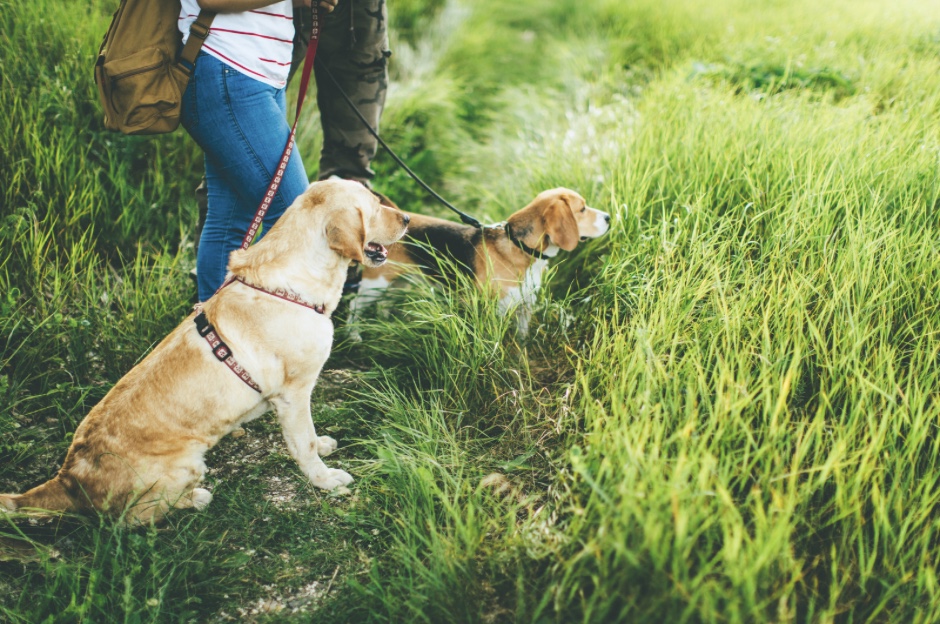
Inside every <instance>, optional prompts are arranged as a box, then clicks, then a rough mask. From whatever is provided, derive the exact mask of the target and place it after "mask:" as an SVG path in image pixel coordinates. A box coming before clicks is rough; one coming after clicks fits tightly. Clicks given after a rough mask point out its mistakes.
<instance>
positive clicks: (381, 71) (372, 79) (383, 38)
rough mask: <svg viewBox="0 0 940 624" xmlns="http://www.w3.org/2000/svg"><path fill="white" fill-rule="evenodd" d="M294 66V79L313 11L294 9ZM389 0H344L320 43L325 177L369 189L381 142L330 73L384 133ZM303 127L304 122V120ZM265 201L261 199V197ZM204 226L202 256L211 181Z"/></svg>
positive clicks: (201, 195) (323, 27)
mask: <svg viewBox="0 0 940 624" xmlns="http://www.w3.org/2000/svg"><path fill="white" fill-rule="evenodd" d="M294 13H295V15H294V26H295V30H296V33H297V34H296V36H295V38H294V62H293V64H292V65H291V76H293V75H294V74H295V73H296V71H297V70H298V69H299V68H300V66H301V65H302V64H303V59H304V55H305V54H306V52H307V41H308V40H309V38H310V9H309V8H302V7H294ZM386 17H387V14H386V9H385V0H340V1H339V4H337V6H336V8H335V9H334V10H333V12H332V13H329V14H327V15H325V16H324V15H323V13H322V11H321V17H320V42H319V44H318V46H317V60H316V65H315V66H314V75H315V78H316V83H317V106H318V107H319V109H320V125H321V126H322V128H323V149H322V151H321V152H320V173H319V179H321V180H324V179H326V178H328V177H330V176H333V175H336V176H339V177H341V178H348V179H353V180H359V181H360V182H363V183H365V184H366V185H369V181H370V180H372V178H373V177H374V176H375V172H374V171H372V169H371V167H370V166H369V165H370V164H371V163H372V159H373V158H374V157H375V153H376V149H377V148H378V142H377V141H376V140H375V138H373V137H372V135H371V134H369V131H368V130H366V129H365V126H363V125H362V122H361V121H360V120H359V118H358V117H356V115H355V113H353V112H352V110H350V108H349V105H348V104H347V103H346V101H345V100H344V99H343V96H342V95H340V93H339V92H338V91H337V88H336V85H334V83H333V81H332V80H330V78H329V77H328V76H327V74H326V72H325V71H324V69H326V70H329V73H330V74H331V75H332V76H333V77H334V78H335V79H336V81H337V82H338V83H339V85H340V87H341V88H342V90H343V91H344V92H346V94H347V95H348V96H349V97H350V98H351V99H352V101H353V102H354V103H355V104H356V107H357V108H358V109H359V110H360V112H362V114H363V116H364V117H365V118H366V119H367V120H368V121H369V123H370V125H371V126H372V127H373V128H375V129H376V130H378V127H379V120H380V119H381V117H382V109H383V107H384V106H385V91H386V89H387V88H388V57H389V56H390V55H391V52H389V50H388V30H387V19H386ZM301 123H303V122H301ZM258 201H259V202H260V201H261V198H260V197H259V198H258ZM196 205H197V207H198V209H199V222H198V224H197V226H196V252H197V254H198V252H199V236H200V234H201V230H202V224H203V223H204V222H205V219H206V211H207V209H208V198H207V192H206V181H205V178H203V180H202V183H200V185H199V187H198V188H197V189H196Z"/></svg>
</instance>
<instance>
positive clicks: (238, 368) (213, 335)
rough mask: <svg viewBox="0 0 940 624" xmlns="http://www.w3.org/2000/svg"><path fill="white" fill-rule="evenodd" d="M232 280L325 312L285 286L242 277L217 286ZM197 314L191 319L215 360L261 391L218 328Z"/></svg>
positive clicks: (201, 313)
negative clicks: (260, 283)
mask: <svg viewBox="0 0 940 624" xmlns="http://www.w3.org/2000/svg"><path fill="white" fill-rule="evenodd" d="M233 282H240V283H242V284H244V285H245V286H247V287H248V288H254V289H255V290H257V291H259V292H263V293H265V294H267V295H271V296H272V297H277V298H278V299H283V300H284V301H289V302H291V303H296V304H297V305H300V306H303V307H305V308H309V309H311V310H313V311H314V312H316V313H317V314H325V313H326V306H325V305H324V304H322V303H310V302H309V301H306V300H304V299H303V297H301V296H300V295H298V294H297V293H295V292H293V291H290V290H287V289H285V288H278V289H277V290H268V289H266V288H262V287H261V286H255V285H254V284H251V283H249V282H247V281H245V279H244V278H242V277H233V278H232V279H230V280H228V281H227V282H225V283H224V284H222V286H221V287H220V288H219V290H222V289H223V288H225V287H226V286H228V285H229V284H231V283H233ZM197 309H198V310H199V314H197V315H196V316H195V318H193V321H194V322H195V323H196V329H197V331H198V332H199V335H200V336H202V337H203V338H205V339H206V342H208V343H209V348H211V349H212V355H214V356H215V357H216V359H217V360H219V361H220V362H223V363H224V364H225V365H226V366H228V367H229V368H230V369H231V371H232V372H233V373H235V375H237V376H238V378H239V379H241V380H242V381H243V382H245V384H246V385H247V386H248V387H249V388H251V389H252V390H254V391H255V392H258V393H261V386H259V385H258V384H257V383H256V382H255V380H254V379H252V378H251V375H250V374H249V373H248V371H246V370H245V369H244V368H242V365H241V364H239V363H238V360H236V359H235V356H234V355H232V349H231V347H229V346H228V345H227V344H225V341H224V340H222V337H221V336H220V335H219V332H218V330H217V329H216V328H215V327H213V326H212V323H210V322H209V319H208V318H207V317H206V313H205V312H203V311H202V309H201V308H197Z"/></svg>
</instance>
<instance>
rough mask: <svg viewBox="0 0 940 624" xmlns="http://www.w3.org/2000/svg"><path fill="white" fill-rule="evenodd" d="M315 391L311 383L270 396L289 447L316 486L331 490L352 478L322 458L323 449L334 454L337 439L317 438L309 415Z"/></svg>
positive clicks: (345, 483) (350, 480) (347, 482)
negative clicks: (273, 396)
mask: <svg viewBox="0 0 940 624" xmlns="http://www.w3.org/2000/svg"><path fill="white" fill-rule="evenodd" d="M317 372H318V373H319V371H317ZM312 390H313V385H312V384H309V385H307V386H306V387H304V388H302V389H285V390H284V392H282V393H281V394H280V395H279V396H278V397H276V398H273V399H271V402H272V403H273V404H274V406H275V408H276V409H277V418H278V420H279V421H280V423H281V429H282V430H283V433H284V440H285V441H286V442H287V448H288V450H289V451H290V454H291V456H293V458H294V459H296V460H297V463H298V464H299V465H300V469H301V470H303V472H304V474H305V475H307V478H308V479H310V483H312V484H313V485H315V486H317V487H318V488H322V489H324V490H332V489H333V488H336V487H339V486H341V485H348V484H349V483H352V480H353V478H352V476H351V475H350V474H349V473H347V472H345V471H343V470H340V469H338V468H329V467H328V466H327V465H326V464H324V463H323V460H322V459H320V453H321V450H320V449H321V448H322V449H323V450H324V451H327V452H324V453H323V454H324V455H326V454H327V453H331V452H333V450H334V449H335V448H336V441H335V440H333V438H330V437H329V436H322V437H317V432H316V430H315V429H314V426H313V418H312V416H311V414H310V392H311V391H312ZM327 449H328V450H327Z"/></svg>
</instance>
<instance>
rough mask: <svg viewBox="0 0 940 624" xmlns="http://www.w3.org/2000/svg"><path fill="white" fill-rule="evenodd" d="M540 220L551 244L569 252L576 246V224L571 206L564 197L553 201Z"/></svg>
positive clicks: (577, 237)
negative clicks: (542, 220)
mask: <svg viewBox="0 0 940 624" xmlns="http://www.w3.org/2000/svg"><path fill="white" fill-rule="evenodd" d="M542 218H543V219H544V223H545V233H546V234H548V237H549V238H550V239H551V240H552V243H554V244H556V245H558V246H559V247H561V248H562V249H564V250H565V251H571V250H573V249H574V248H575V247H576V246H577V244H578V239H579V238H580V236H579V234H578V222H577V221H575V218H574V212H573V211H572V210H571V205H570V204H569V203H568V200H567V199H566V198H565V197H564V196H561V197H558V198H557V199H555V201H553V202H552V203H551V205H549V207H548V208H547V209H546V210H545V212H544V213H543V214H542Z"/></svg>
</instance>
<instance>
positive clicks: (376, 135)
mask: <svg viewBox="0 0 940 624" xmlns="http://www.w3.org/2000/svg"><path fill="white" fill-rule="evenodd" d="M319 68H320V69H322V70H323V71H324V72H325V73H326V76H327V78H329V79H330V82H332V83H333V86H335V87H336V90H337V91H339V94H340V95H341V96H343V99H344V100H346V104H348V105H349V107H350V108H351V109H352V111H353V112H354V113H355V114H356V117H358V118H359V121H361V122H362V125H364V126H365V127H366V130H368V131H369V134H371V135H372V136H373V137H374V138H375V140H376V141H378V142H379V145H381V146H382V147H384V148H385V151H386V152H388V155H389V156H391V157H392V159H393V160H394V161H395V162H396V163H398V166H399V167H401V168H402V169H404V170H405V173H407V174H408V175H409V176H411V179H412V180H414V181H415V182H417V183H418V185H419V186H420V187H421V188H423V189H424V190H425V191H427V192H428V193H429V194H430V195H431V197H433V198H434V199H436V200H437V201H439V202H440V203H442V204H443V205H445V206H447V208H449V209H450V210H453V211H454V212H455V213H457V215H458V216H459V217H460V220H461V221H463V222H464V223H466V224H467V225H472V226H473V227H475V228H478V229H481V230H482V229H483V224H482V223H480V222H479V221H478V220H477V219H475V218H473V217H471V216H470V215H468V214H467V213H465V212H463V211H461V210H458V209H457V208H456V207H455V206H454V205H453V204H452V203H450V202H449V201H447V200H446V199H444V198H443V197H441V196H440V194H439V193H438V192H437V191H435V190H434V189H432V188H431V187H430V186H429V185H428V184H427V182H425V181H424V180H422V179H421V178H420V177H419V176H418V174H417V173H415V172H414V171H412V169H411V167H409V166H408V165H407V164H405V161H404V160H402V159H401V158H400V157H399V156H398V154H396V153H395V151H394V150H393V149H392V148H391V147H389V146H388V143H386V142H385V141H384V140H383V139H382V137H380V136H379V133H378V132H377V131H376V129H375V128H373V127H372V124H370V123H369V121H368V120H367V119H366V118H365V116H364V115H363V114H362V112H361V111H360V110H359V108H358V107H357V106H356V105H355V103H353V101H352V99H351V98H350V97H349V96H348V95H346V92H345V91H343V88H342V87H341V86H340V84H339V81H338V80H336V78H335V77H334V76H333V73H332V72H331V71H330V69H329V68H328V67H327V66H326V65H324V64H323V63H320V65H319ZM304 69H305V70H306V67H305V68H304Z"/></svg>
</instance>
